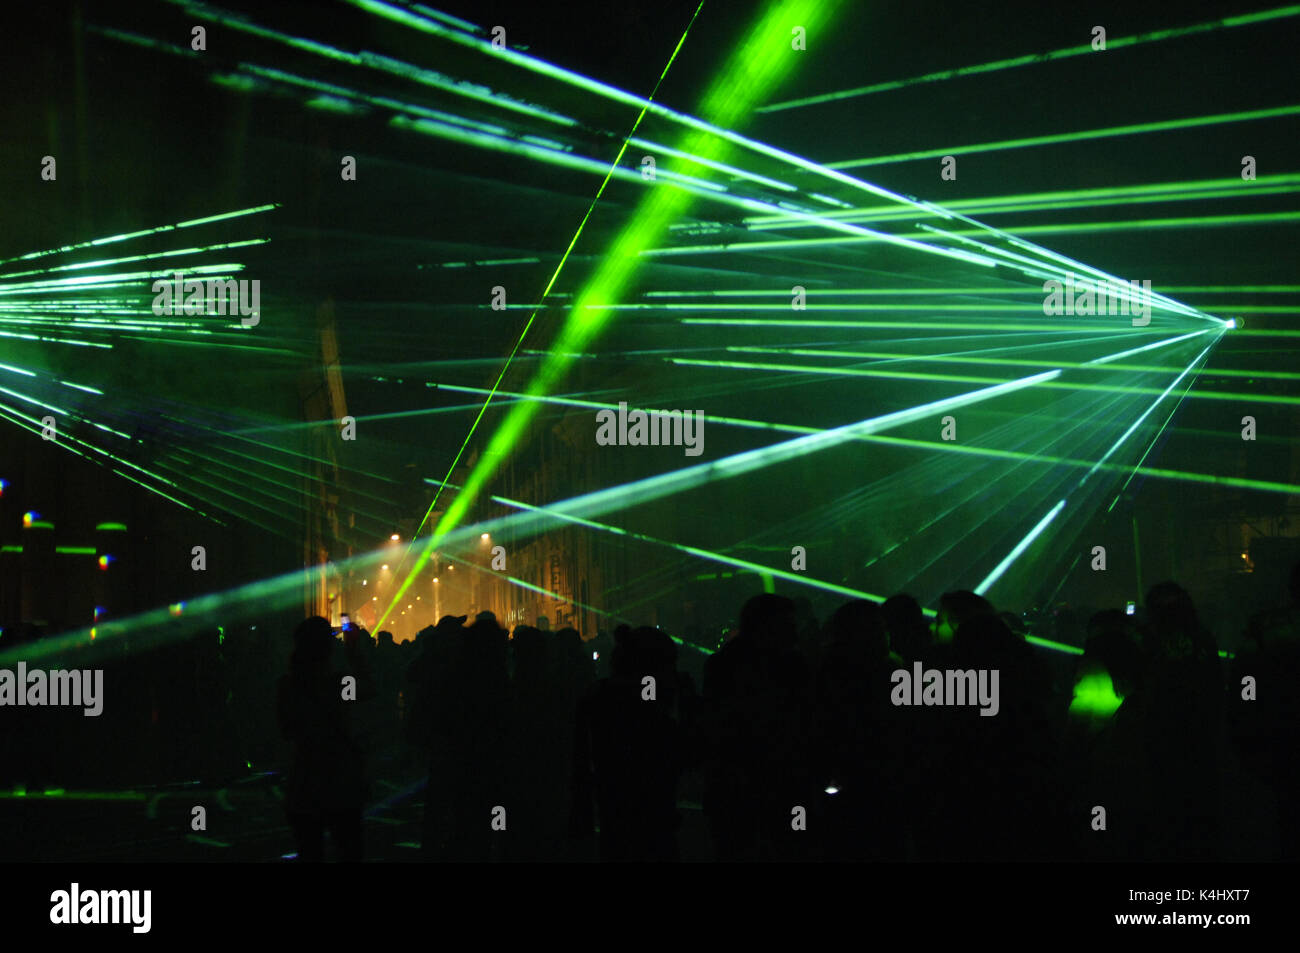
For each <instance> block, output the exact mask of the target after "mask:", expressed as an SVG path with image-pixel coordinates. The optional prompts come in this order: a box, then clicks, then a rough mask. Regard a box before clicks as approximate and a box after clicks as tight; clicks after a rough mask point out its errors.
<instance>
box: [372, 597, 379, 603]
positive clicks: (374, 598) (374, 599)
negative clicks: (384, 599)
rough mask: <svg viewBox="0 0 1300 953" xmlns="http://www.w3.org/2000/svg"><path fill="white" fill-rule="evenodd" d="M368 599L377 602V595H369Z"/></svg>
mask: <svg viewBox="0 0 1300 953" xmlns="http://www.w3.org/2000/svg"><path fill="white" fill-rule="evenodd" d="M370 601H371V602H378V601H379V597H378V596H371V597H370Z"/></svg>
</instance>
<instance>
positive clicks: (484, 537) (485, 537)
mask: <svg viewBox="0 0 1300 953" xmlns="http://www.w3.org/2000/svg"><path fill="white" fill-rule="evenodd" d="M487 538H488V534H487V533H484V534H483V535H482V536H480V537H479V539H487Z"/></svg>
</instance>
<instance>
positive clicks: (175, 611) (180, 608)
mask: <svg viewBox="0 0 1300 953" xmlns="http://www.w3.org/2000/svg"><path fill="white" fill-rule="evenodd" d="M167 610H168V611H169V612H171V614H172V615H180V614H181V613H182V612H184V611H185V603H183V602H175V603H172V604H171V605H170V606H168V607H167Z"/></svg>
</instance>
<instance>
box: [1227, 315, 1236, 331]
mask: <svg viewBox="0 0 1300 953" xmlns="http://www.w3.org/2000/svg"><path fill="white" fill-rule="evenodd" d="M1226 326H1227V328H1228V330H1229V331H1231V330H1232V329H1233V328H1235V327H1236V326H1237V319H1236V318H1229V319H1228V321H1227V325H1226Z"/></svg>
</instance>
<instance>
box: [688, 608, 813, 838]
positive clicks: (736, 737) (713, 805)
mask: <svg viewBox="0 0 1300 953" xmlns="http://www.w3.org/2000/svg"><path fill="white" fill-rule="evenodd" d="M797 639H798V629H797V622H796V615H795V606H794V603H793V602H792V601H791V600H789V599H787V598H785V597H783V596H778V595H773V594H764V595H759V596H754V597H753V598H752V599H750V600H749V601H748V602H746V603H745V605H744V606H743V607H742V609H741V613H740V628H739V633H738V634H737V635H735V636H734V637H733V638H731V639H730V640H729V641H728V642H727V643H726V644H724V645H723V646H722V648H721V649H719V650H718V652H717V653H716V654H715V655H713V656H712V657H710V659H709V661H708V662H707V663H706V665H705V671H704V713H703V716H702V717H703V723H702V725H701V728H702V731H703V745H704V749H705V757H706V764H705V791H704V812H705V817H706V819H707V820H708V823H709V827H710V829H711V831H712V835H713V842H714V847H715V849H716V851H717V855H718V858H719V859H720V860H755V859H763V860H778V859H792V858H797V857H799V856H801V854H800V852H801V851H803V850H806V848H807V847H808V846H809V845H808V844H807V839H806V838H805V837H803V832H802V831H798V830H795V829H793V827H792V823H793V822H794V821H795V820H796V815H795V813H794V808H796V807H803V808H805V809H807V808H808V807H809V806H810V805H811V804H812V803H813V801H814V799H815V798H816V797H818V795H819V789H818V787H817V782H816V777H815V774H816V772H815V767H814V759H815V753H814V751H813V749H812V744H811V742H812V739H813V724H812V716H811V705H810V702H811V698H810V696H811V685H810V681H811V678H810V675H809V671H808V666H807V663H806V661H805V660H804V658H803V656H802V655H800V653H799V651H798V648H797Z"/></svg>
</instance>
